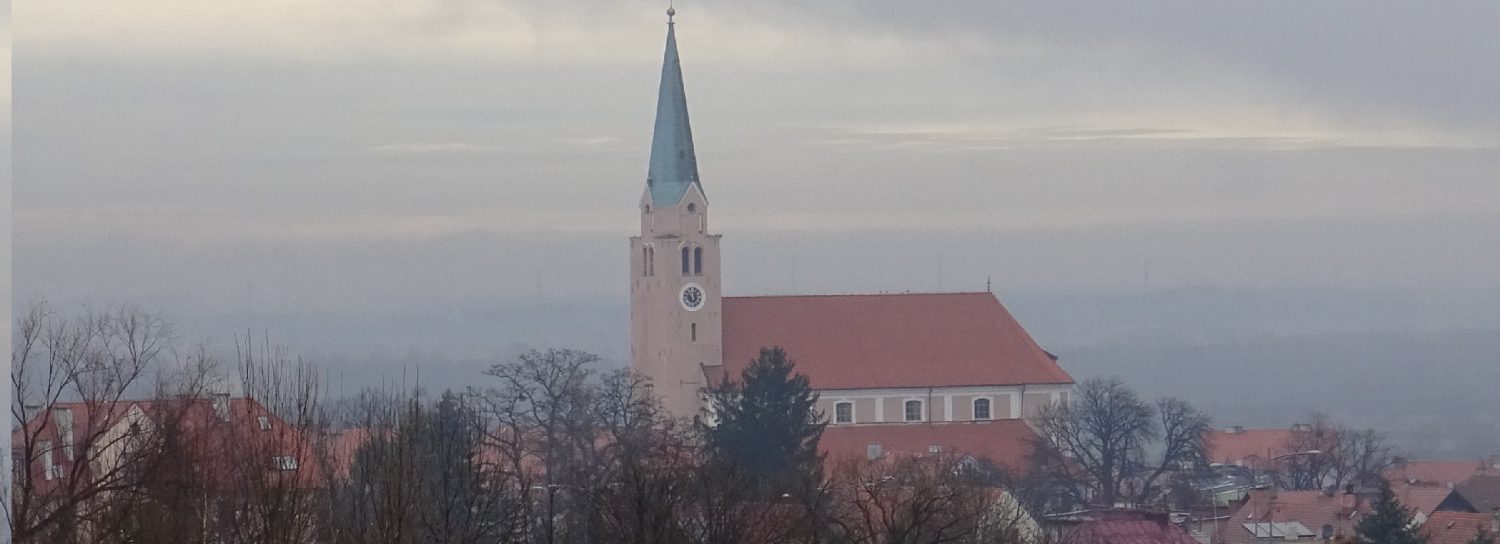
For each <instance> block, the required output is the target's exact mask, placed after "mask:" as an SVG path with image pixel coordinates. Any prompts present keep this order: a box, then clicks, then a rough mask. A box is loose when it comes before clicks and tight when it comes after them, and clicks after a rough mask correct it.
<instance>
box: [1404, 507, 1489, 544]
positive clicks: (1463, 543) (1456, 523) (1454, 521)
mask: <svg viewBox="0 0 1500 544" xmlns="http://www.w3.org/2000/svg"><path fill="white" fill-rule="evenodd" d="M1480 531H1484V532H1486V533H1496V532H1500V518H1496V517H1495V514H1490V513H1480V512H1433V513H1432V515H1431V516H1428V517H1427V522H1426V523H1423V524H1422V534H1423V536H1426V537H1427V544H1468V542H1469V541H1470V540H1472V539H1473V538H1474V536H1475V535H1477V534H1479V532H1480Z"/></svg>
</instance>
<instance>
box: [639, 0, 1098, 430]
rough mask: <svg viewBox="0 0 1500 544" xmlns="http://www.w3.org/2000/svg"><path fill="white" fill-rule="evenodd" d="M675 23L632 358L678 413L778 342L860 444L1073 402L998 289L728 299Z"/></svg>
mask: <svg viewBox="0 0 1500 544" xmlns="http://www.w3.org/2000/svg"><path fill="white" fill-rule="evenodd" d="M667 13H668V23H667V44H666V53H665V56H664V58H663V61H662V73H661V87H660V90H659V91H658V95H657V104H656V123H655V127H654V132H653V134H652V138H651V157H650V165H649V169H648V172H647V175H646V188H645V191H644V193H643V194H642V195H641V200H640V204H639V206H640V218H641V224H640V235H638V236H633V237H631V238H630V255H631V264H630V269H631V273H630V275H631V281H630V354H631V361H632V366H633V368H634V369H635V370H636V371H638V372H641V373H642V374H644V375H646V376H648V377H650V378H651V380H652V383H653V388H654V390H655V392H656V394H657V395H659V396H660V397H661V398H662V401H663V404H664V406H665V408H666V409H667V410H668V411H669V412H670V413H671V414H673V415H675V416H679V417H691V416H693V415H697V414H698V413H699V411H700V410H701V408H702V403H703V400H702V399H703V396H702V391H703V389H704V388H705V387H707V385H708V384H709V383H710V381H711V380H717V379H719V378H720V377H722V376H726V375H727V376H730V377H737V376H739V374H740V371H741V370H742V369H743V368H744V367H745V366H747V365H748V364H749V363H750V361H751V360H753V359H755V358H756V356H757V355H758V354H759V351H760V349H761V348H763V347H770V346H781V347H782V348H784V349H785V350H786V352H787V355H788V357H790V358H791V359H792V360H793V361H794V362H795V363H796V365H797V370H798V371H799V372H801V373H803V374H805V375H806V376H807V377H808V380H809V381H810V382H811V384H812V386H813V388H814V389H815V390H816V391H817V392H818V394H819V406H818V407H819V409H820V411H821V412H822V413H823V414H824V415H825V417H826V418H827V419H828V423H829V432H828V434H825V437H826V438H833V439H835V440H840V439H842V440H845V441H850V442H851V443H861V445H860V446H859V447H861V448H863V447H864V446H863V445H862V443H863V441H865V440H876V439H883V440H887V441H891V440H895V441H900V440H907V439H909V440H910V441H914V442H913V443H926V442H933V441H938V440H941V439H943V437H947V438H953V437H957V436H960V435H962V434H963V433H966V432H970V430H971V429H974V428H977V426H976V425H956V424H958V423H985V422H989V423H994V424H995V427H1017V428H1020V429H1024V427H1025V425H1024V423H1023V420H1022V418H1024V417H1025V416H1026V415H1029V414H1031V413H1034V412H1035V411H1036V410H1037V409H1039V408H1040V407H1042V406H1045V405H1046V404H1048V403H1052V402H1058V401H1066V400H1067V398H1068V394H1069V391H1070V390H1071V387H1072V384H1073V379H1072V378H1071V377H1070V376H1069V375H1068V373H1067V372H1065V371H1063V369H1062V367H1060V366H1059V365H1058V364H1057V361H1056V358H1055V357H1053V356H1052V355H1051V354H1049V353H1048V352H1046V351H1044V350H1043V349H1042V348H1041V347H1040V346H1038V345H1037V343H1036V342H1035V341H1034V340H1033V339H1032V338H1031V336H1030V335H1029V334H1027V333H1026V331H1025V330H1024V329H1023V328H1022V327H1021V325H1020V323H1018V322H1017V321H1016V319H1015V318H1014V317H1013V316H1011V314H1010V312H1009V311H1007V310H1006V309H1005V307H1004V306H1002V305H1001V304H1000V301H999V300H998V299H997V298H996V297H995V295H994V294H993V293H990V292H972V293H928V294H863V295H861V294H855V295H796V296H725V294H724V285H723V282H722V281H721V277H722V276H721V273H722V269H721V268H720V258H719V257H720V255H721V253H720V251H721V250H722V249H723V244H722V243H721V242H722V241H723V239H722V235H720V234H715V233H713V232H712V230H711V229H710V228H709V221H708V211H709V202H708V197H707V193H706V191H705V188H704V183H703V180H701V179H700V178H699V176H698V161H697V157H696V156H695V154H694V151H693V131H692V127H691V125H690V123H689V122H688V108H687V96H686V93H685V92H684V87H683V75H682V65H681V63H680V61H679V58H678V53H677V37H676V29H675V23H673V22H672V21H671V16H672V15H673V14H674V13H673V12H672V11H670V10H669V11H668V12H667ZM922 424H925V425H922ZM845 427H848V428H851V429H852V428H856V427H857V428H860V429H862V430H860V431H852V430H851V431H849V432H842V431H840V430H839V429H841V428H845ZM894 427H912V429H908V430H898V429H895V428H894ZM916 427H923V428H925V429H924V430H917V429H915V428H916ZM990 430H994V428H993V427H992V428H990ZM1028 432H1029V431H1028ZM860 433H863V434H860ZM913 433H927V434H931V435H932V436H933V438H927V437H924V436H922V435H919V434H913ZM934 433H935V434H934ZM866 434H868V438H866V437H865V435H866ZM989 434H992V433H989ZM845 435H848V436H845ZM986 436H987V435H986ZM979 440H983V439H979ZM869 445H870V446H871V448H872V451H874V450H875V449H878V448H877V447H876V446H875V444H874V443H873V442H872V443H871V444H869ZM924 447H926V446H924ZM930 447H931V448H939V444H937V443H936V442H934V443H933V444H931V445H930ZM872 455H873V454H872Z"/></svg>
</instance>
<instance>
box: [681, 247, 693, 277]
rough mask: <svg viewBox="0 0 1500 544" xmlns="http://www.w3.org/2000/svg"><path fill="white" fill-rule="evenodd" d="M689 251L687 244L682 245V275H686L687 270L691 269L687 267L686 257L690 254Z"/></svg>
mask: <svg viewBox="0 0 1500 544" xmlns="http://www.w3.org/2000/svg"><path fill="white" fill-rule="evenodd" d="M689 253H690V252H689V251H688V248H687V246H682V275H684V276H686V275H688V271H689V270H691V269H690V268H688V257H690V256H691V255H690V254H689Z"/></svg>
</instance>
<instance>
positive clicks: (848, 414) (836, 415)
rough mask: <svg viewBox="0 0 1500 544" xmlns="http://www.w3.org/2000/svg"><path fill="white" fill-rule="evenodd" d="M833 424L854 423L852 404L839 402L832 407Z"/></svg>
mask: <svg viewBox="0 0 1500 544" xmlns="http://www.w3.org/2000/svg"><path fill="white" fill-rule="evenodd" d="M833 422H834V423H854V403H852V402H840V403H836V404H834V405H833Z"/></svg>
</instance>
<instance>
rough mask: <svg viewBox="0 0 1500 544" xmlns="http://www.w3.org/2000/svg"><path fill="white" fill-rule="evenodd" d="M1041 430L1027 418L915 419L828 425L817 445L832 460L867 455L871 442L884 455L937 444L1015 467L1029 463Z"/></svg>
mask: <svg viewBox="0 0 1500 544" xmlns="http://www.w3.org/2000/svg"><path fill="white" fill-rule="evenodd" d="M1035 437H1036V433H1035V432H1034V431H1032V430H1031V427H1029V426H1027V425H1026V422H1025V421H1022V420H1019V419H1002V420H995V421H988V422H965V423H957V422H955V423H912V424H894V425H829V426H828V427H827V428H826V429H824V430H823V439H822V440H821V441H819V442H818V449H819V450H820V451H822V452H823V453H824V454H825V455H827V456H828V458H829V459H830V460H839V459H866V458H868V452H869V449H868V448H869V446H870V444H877V443H878V444H880V451H881V452H882V453H884V454H926V453H930V452H931V449H930V448H931V447H932V446H934V445H935V446H939V448H940V450H941V451H942V452H943V453H952V454H958V455H972V456H974V457H984V458H987V459H989V460H990V461H993V462H994V463H995V464H998V465H1002V466H1005V467H1009V468H1012V469H1015V468H1021V467H1023V466H1025V464H1026V455H1027V452H1028V451H1029V449H1030V444H1031V440H1032V439H1034V438H1035Z"/></svg>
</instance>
